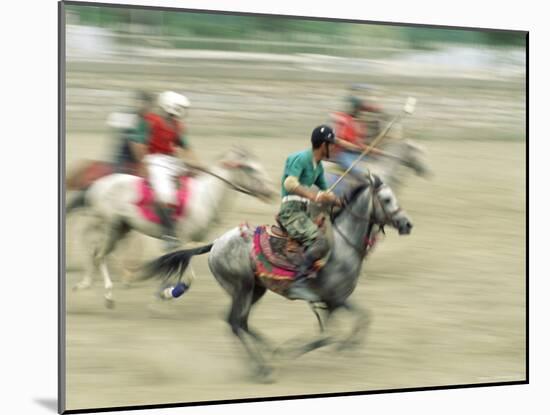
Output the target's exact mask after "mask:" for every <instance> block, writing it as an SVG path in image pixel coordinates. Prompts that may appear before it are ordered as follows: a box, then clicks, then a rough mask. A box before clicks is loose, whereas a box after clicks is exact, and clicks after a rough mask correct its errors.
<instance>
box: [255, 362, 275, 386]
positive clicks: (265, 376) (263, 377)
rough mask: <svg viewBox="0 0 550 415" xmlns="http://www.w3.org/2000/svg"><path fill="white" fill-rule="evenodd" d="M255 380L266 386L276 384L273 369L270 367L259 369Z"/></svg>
mask: <svg viewBox="0 0 550 415" xmlns="http://www.w3.org/2000/svg"><path fill="white" fill-rule="evenodd" d="M254 380H255V381H256V382H259V383H264V384H269V383H274V382H275V378H274V376H273V368H272V367H269V366H261V367H259V368H258V370H257V371H256V373H255V375H254Z"/></svg>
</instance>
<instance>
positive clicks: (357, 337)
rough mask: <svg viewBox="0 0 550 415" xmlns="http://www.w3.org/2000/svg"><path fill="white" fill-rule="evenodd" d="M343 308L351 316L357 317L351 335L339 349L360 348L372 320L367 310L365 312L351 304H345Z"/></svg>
mask: <svg viewBox="0 0 550 415" xmlns="http://www.w3.org/2000/svg"><path fill="white" fill-rule="evenodd" d="M342 307H343V308H344V309H345V310H347V311H349V312H350V313H351V314H353V315H355V317H356V320H355V324H354V325H353V327H352V329H351V333H350V334H349V336H348V337H346V338H345V339H344V340H342V342H341V344H340V346H339V349H345V348H350V347H355V346H358V345H359V344H361V342H362V341H363V335H364V333H365V331H366V329H367V328H368V326H369V324H370V321H371V318H370V316H369V314H368V313H367V311H366V310H363V309H362V308H360V307H358V306H356V305H354V304H351V303H349V302H345V303H343V304H342Z"/></svg>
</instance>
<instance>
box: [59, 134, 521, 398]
mask: <svg viewBox="0 0 550 415" xmlns="http://www.w3.org/2000/svg"><path fill="white" fill-rule="evenodd" d="M218 137H220V136H218ZM106 140H107V139H106V138H105V136H104V135H92V134H82V133H78V134H72V135H69V136H68V148H67V162H68V164H69V165H70V164H71V162H73V161H75V160H77V159H79V158H83V157H89V158H93V157H98V156H102V155H104V154H106V152H107V151H108V149H109V145H108V143H107V141H106ZM193 142H194V145H195V147H196V149H197V151H198V152H199V154H201V156H203V157H204V158H205V159H212V158H213V157H214V156H215V155H216V154H218V153H219V152H220V151H223V149H225V148H228V147H229V144H230V143H229V142H228V140H225V139H223V138H211V139H208V140H206V139H205V140H200V139H197V138H194V140H193ZM241 144H243V145H245V146H247V147H249V148H251V149H252V150H253V151H254V152H255V153H256V155H258V156H259V158H260V159H261V161H262V163H263V164H264V166H266V168H267V170H268V172H269V174H270V175H271V177H272V178H273V179H274V180H277V179H278V176H279V174H280V170H281V168H282V165H283V161H284V158H285V156H286V155H287V154H288V153H289V152H291V151H293V150H298V149H300V148H302V147H303V145H304V142H302V141H300V140H299V139H295V138H294V137H292V138H286V139H282V140H279V141H274V140H266V139H252V138H244V139H242V140H241ZM423 144H424V145H425V146H426V148H427V150H428V155H429V162H430V165H431V167H432V168H433V170H434V172H435V177H434V178H432V179H431V180H430V181H426V180H423V179H421V178H417V177H412V176H411V177H409V180H408V182H407V183H408V185H407V186H405V188H403V189H402V191H401V192H400V195H399V199H400V202H401V205H402V206H403V207H404V208H405V209H406V210H407V211H408V212H409V213H410V214H411V216H412V218H413V220H414V224H415V228H414V229H413V232H412V234H411V235H410V236H408V237H399V236H398V235H397V233H396V232H394V231H391V230H390V231H388V234H387V237H386V240H385V241H384V242H383V243H381V244H380V245H379V246H378V248H377V249H376V251H375V252H374V253H373V255H372V257H370V258H369V259H368V261H367V263H366V264H365V266H364V268H363V274H362V279H361V281H360V283H359V285H358V287H357V290H356V291H355V293H354V294H353V295H352V297H351V300H352V301H354V302H356V303H357V304H360V305H362V306H363V307H366V308H367V309H368V310H369V311H370V312H371V317H372V318H373V321H372V324H371V326H370V328H369V331H368V335H367V339H366V341H365V343H364V344H363V345H362V346H361V347H360V348H359V349H358V350H356V351H353V352H352V351H349V352H342V353H336V352H334V350H333V349H326V350H323V349H321V350H318V351H315V352H312V353H311V354H309V355H305V356H303V357H302V358H300V359H298V360H294V361H291V362H283V363H282V364H280V365H279V368H278V371H277V381H276V382H275V383H272V384H256V383H254V382H252V381H251V380H250V379H249V378H248V371H247V366H246V365H245V364H244V353H243V351H242V350H241V346H240V344H238V343H237V341H236V340H234V339H233V337H232V335H231V333H230V331H229V328H228V326H227V324H226V323H225V322H224V320H223V319H224V317H225V313H226V310H227V307H228V304H229V300H228V297H227V296H226V294H225V292H224V291H223V290H222V289H221V287H219V286H218V284H217V283H216V281H215V280H214V278H213V277H212V276H211V275H210V274H209V272H208V268H207V265H206V258H205V257H204V256H203V257H200V258H197V259H195V260H194V266H195V270H196V272H197V275H198V279H197V280H196V281H195V283H194V285H193V287H192V289H191V291H189V292H188V293H186V294H185V295H184V297H182V298H181V299H179V300H178V301H174V302H172V303H163V304H160V305H159V304H156V305H154V307H153V308H151V306H150V304H151V303H152V293H153V291H154V289H155V288H156V286H155V285H154V284H152V283H150V284H141V285H135V286H132V287H131V288H124V287H122V285H121V284H120V283H118V284H117V283H116V282H115V289H116V291H115V295H116V297H117V307H116V308H115V309H114V310H107V309H105V308H104V307H103V303H102V283H101V281H100V279H99V278H98V279H97V280H96V285H95V286H94V287H93V288H92V289H90V290H89V291H85V292H77V293H73V292H71V291H70V287H71V286H72V285H73V284H74V283H75V282H76V281H77V280H78V279H79V278H80V277H81V274H80V273H79V272H78V271H77V270H74V271H71V272H69V273H68V274H67V289H68V290H67V344H66V346H67V349H66V350H67V408H68V409H78V408H91V407H105V406H121V405H139V404H155V403H170V402H196V401H206V400H219V399H234V398H247V397H262V396H282V395H295V394H306V393H328V392H343V391H366V390H377V389H390V388H403V387H421V386H432V385H454V384H465V383H486V382H499V381H512V380H522V379H524V378H525V339H526V338H525V254H526V253H525V197H526V195H525V162H526V161H525V144H524V142H523V141H472V140H466V141H459V140H456V141H451V140H437V139H434V140H431V141H428V142H425V143H423ZM276 211H277V205H276V204H274V205H266V204H262V203H261V202H258V201H255V200H251V199H250V198H247V197H245V196H241V195H239V196H237V197H236V198H235V200H234V202H233V205H232V206H231V208H230V209H229V208H228V210H227V211H226V212H224V219H223V221H222V223H221V224H220V225H218V226H216V227H215V228H214V229H213V230H212V233H211V235H212V236H216V235H218V234H220V233H221V232H223V230H224V229H227V228H229V227H231V226H234V225H236V224H239V223H240V222H242V221H243V220H247V221H248V222H249V223H251V224H256V223H268V222H271V221H272V217H273V215H274V214H275V213H276ZM69 231H70V228H69ZM69 233H70V232H69ZM72 242H73V241H69V243H70V244H71V243H72ZM68 252H69V256H70V258H69V260H75V259H78V258H77V257H78V256H79V255H80V254H81V252H80V251H79V249H78V247H76V244H75V245H74V246H70V247H69V250H68ZM69 262H70V261H69ZM116 277H117V276H116V275H115V278H116ZM343 317H345V316H342V324H344V322H343ZM250 324H251V326H254V327H256V328H258V329H260V330H262V331H263V332H264V334H265V335H266V336H267V337H268V338H270V339H271V340H272V341H273V342H274V343H282V342H284V341H285V340H288V339H290V338H293V337H295V336H298V335H304V334H313V333H314V332H315V330H316V329H317V323H316V321H315V318H314V316H313V314H312V313H311V312H310V311H309V309H308V307H307V306H306V305H305V303H302V302H290V301H287V300H284V299H282V298H281V297H279V296H277V295H275V294H272V293H268V295H266V296H265V297H264V299H262V301H261V302H260V303H259V305H258V307H257V308H256V309H255V310H254V311H253V313H252V317H251V321H250Z"/></svg>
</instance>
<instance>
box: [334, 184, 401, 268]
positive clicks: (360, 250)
mask: <svg viewBox="0 0 550 415" xmlns="http://www.w3.org/2000/svg"><path fill="white" fill-rule="evenodd" d="M368 182H369V187H371V188H374V182H373V181H372V180H371V179H370V178H369V180H368ZM387 186H388V185H387V184H384V183H382V184H381V185H379V186H378V187H376V188H374V192H373V197H372V208H373V209H372V212H374V199H376V200H377V201H378V204H379V205H380V207H381V209H382V211H383V212H384V218H385V219H387V220H388V221H390V222H393V218H394V217H395V215H397V214H398V213H399V212H401V210H402V209H401V207H399V206H398V207H397V209H395V210H394V211H392V212H389V213H388V212H386V209H384V206H383V205H382V203H381V202H380V199H379V198H378V192H379V191H380V190H381V189H383V188H384V187H387ZM348 207H349V204H346V205H345V206H344V209H347V208H348ZM349 213H350V215H351V216H352V217H353V218H355V219H358V220H361V221H368V220H370V219H371V217H370V216H361V215H357V214H355V213H354V212H353V210H352V209H350V211H349ZM330 219H331V223H332V227H333V229H335V230H336V232H338V234H339V235H340V236H341V237H342V239H343V240H344V241H345V242H346V243H347V244H348V245H349V246H351V247H352V248H353V249H354V250H355V252H357V253H358V254H359V256H361V257H364V256H365V255H366V253H367V250H366V248H367V247H368V246H369V241H370V240H371V239H372V238H371V237H370V234H371V233H372V229H373V227H374V225H378V226H379V227H380V228H379V232H380V231H381V232H384V224H380V223H377V222H372V223H370V225H369V229H367V237H366V238H365V240H366V241H367V242H366V243H365V244H362V246H361V247H358V246H357V245H356V244H354V243H353V242H351V241H350V240H349V239H348V237H347V236H346V235H344V233H343V232H342V231H341V230H340V229H339V228H338V226H336V223H335V222H334V205H333V206H332V207H331V210H330Z"/></svg>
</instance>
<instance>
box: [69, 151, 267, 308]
mask: <svg viewBox="0 0 550 415" xmlns="http://www.w3.org/2000/svg"><path fill="white" fill-rule="evenodd" d="M210 171H211V173H212V174H207V173H201V174H199V175H197V176H196V177H195V178H194V179H193V180H191V181H190V182H189V192H190V199H189V201H188V202H187V205H186V208H185V214H184V216H183V217H182V218H180V220H178V221H177V222H176V231H177V234H178V236H179V238H180V240H181V242H187V241H199V240H201V239H203V238H204V237H205V236H206V233H207V231H208V229H209V225H210V224H211V223H212V222H213V221H214V220H215V219H216V216H217V214H218V212H219V210H220V208H221V207H222V206H223V205H224V201H225V199H226V196H227V190H228V189H229V188H231V187H232V188H234V189H235V190H238V191H241V192H243V193H246V194H249V195H252V196H255V197H257V198H259V199H261V200H264V201H267V200H270V199H272V198H273V197H274V196H275V194H276V193H275V190H274V187H273V184H272V182H271V180H270V179H269V177H268V175H267V173H266V172H265V170H264V168H263V167H262V166H261V164H260V163H259V162H258V161H257V160H256V159H255V158H254V157H253V156H252V155H251V154H249V153H248V152H247V151H245V150H243V149H237V148H234V149H232V150H230V151H229V152H228V153H227V154H225V155H224V157H223V158H222V159H221V160H220V161H219V162H218V163H217V164H216V165H215V166H214V167H212V169H211V170H210ZM141 180H143V179H142V178H140V177H137V176H132V175H127V174H111V175H109V176H105V177H103V178H101V179H99V180H97V181H96V182H94V183H93V184H92V185H91V186H90V187H89V188H88V189H87V190H85V191H83V192H82V193H81V194H80V195H79V196H77V197H76V198H75V199H73V200H72V202H70V203H69V204H68V207H67V214H69V213H70V212H72V211H73V210H74V209H76V208H79V207H85V208H86V210H87V214H88V215H89V216H90V219H91V221H90V223H89V225H88V227H87V229H86V231H85V232H83V237H86V238H87V239H88V241H87V245H88V248H89V249H90V251H89V252H88V253H87V254H88V257H87V260H86V265H85V274H84V277H83V279H82V280H81V281H80V282H79V283H77V284H76V285H75V286H74V287H73V289H74V290H80V289H86V288H89V287H90V286H91V285H92V282H93V277H94V275H95V274H96V273H97V271H98V270H99V271H100V272H101V275H102V276H103V282H104V288H105V294H104V296H105V301H106V306H107V307H113V306H114V304H115V303H114V297H113V283H112V280H111V276H110V273H109V269H108V267H107V258H108V256H109V254H110V253H111V252H112V251H113V250H114V249H115V247H116V244H117V243H118V242H119V241H120V240H121V239H122V238H123V237H124V236H126V235H127V234H128V232H129V231H131V230H135V231H138V232H140V233H142V234H145V235H148V236H151V237H153V238H161V237H162V234H163V229H162V227H161V225H160V224H158V223H155V222H152V221H150V220H148V219H146V218H145V217H144V216H143V215H142V214H141V212H140V208H139V207H138V206H137V202H138V201H139V200H140V198H141V197H142V195H141V193H140V191H139V183H140V181H141ZM228 185H229V186H228ZM91 233H94V234H95V235H96V236H97V237H96V238H95V240H91V239H93V238H90V234H91Z"/></svg>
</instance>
